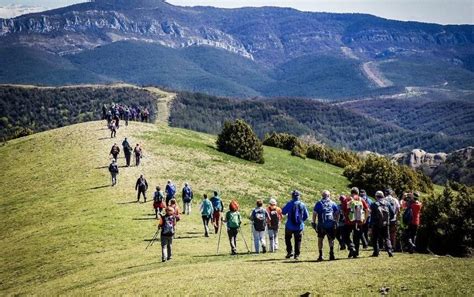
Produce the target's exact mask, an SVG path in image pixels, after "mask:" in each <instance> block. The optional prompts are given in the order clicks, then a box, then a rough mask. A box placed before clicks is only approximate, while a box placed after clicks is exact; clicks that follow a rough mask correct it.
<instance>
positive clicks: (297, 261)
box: [282, 257, 361, 264]
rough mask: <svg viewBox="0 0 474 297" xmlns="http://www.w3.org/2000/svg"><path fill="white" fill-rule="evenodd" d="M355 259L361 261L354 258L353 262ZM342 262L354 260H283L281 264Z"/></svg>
mask: <svg viewBox="0 0 474 297" xmlns="http://www.w3.org/2000/svg"><path fill="white" fill-rule="evenodd" d="M357 259H361V258H360V257H359V258H356V259H355V260H357ZM342 260H354V259H350V258H337V259H335V260H331V261H329V260H324V261H317V260H291V259H284V261H282V263H285V264H298V263H326V262H336V261H342Z"/></svg>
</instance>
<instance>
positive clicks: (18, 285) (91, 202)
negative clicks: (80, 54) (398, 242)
mask: <svg viewBox="0 0 474 297" xmlns="http://www.w3.org/2000/svg"><path fill="white" fill-rule="evenodd" d="M107 135H108V131H107V130H106V129H104V125H103V124H102V123H99V122H90V123H85V124H79V125H74V126H69V127H65V128H61V129H57V130H52V131H48V132H43V133H39V134H35V135H32V136H30V137H26V138H20V139H17V140H14V141H11V142H9V143H8V144H6V145H4V146H2V147H0V160H1V161H0V166H1V168H2V170H1V171H0V187H1V188H2V189H3V195H2V199H1V201H0V210H1V213H2V224H0V249H1V251H2V253H1V254H0V260H1V263H2V265H1V266H0V280H1V281H0V290H1V292H2V293H3V294H16V293H25V294H40V295H44V294H60V293H65V294H91V293H94V294H108V295H111V294H114V293H115V294H117V293H118V294H138V293H140V294H149V295H152V294H153V295H156V294H164V293H165V291H164V289H163V286H165V287H167V288H170V287H171V288H173V289H172V291H166V292H167V293H168V294H180V295H184V294H194V295H196V294H197V295H209V294H213V293H220V294H224V295H230V294H237V295H248V294H262V295H264V294H265V295H267V294H270V293H273V294H277V295H283V294H287V295H288V294H292V295H295V294H301V293H304V292H307V291H309V292H312V293H315V294H316V293H320V294H347V293H349V292H351V293H353V294H365V295H367V294H372V295H376V294H378V290H379V288H380V287H382V286H389V287H390V288H391V292H393V293H398V294H402V293H404V294H406V293H409V294H433V295H444V294H466V293H467V294H468V295H470V294H472V292H473V286H472V281H473V278H472V274H471V272H472V269H473V268H474V262H473V260H471V259H453V258H446V257H433V256H428V255H413V256H410V255H398V254H397V255H396V257H395V258H393V259H388V258H386V257H385V256H384V257H382V258H379V259H376V260H373V259H370V258H367V256H368V255H369V253H370V252H369V251H366V252H363V253H362V256H363V257H362V258H360V259H358V260H354V261H348V260H345V256H346V253H340V252H338V253H337V254H336V256H337V257H339V258H341V260H340V261H336V262H332V263H328V262H324V263H314V262H312V260H313V259H314V258H315V256H316V255H315V246H316V237H315V234H314V232H312V231H311V230H308V231H307V232H306V234H305V237H304V242H303V252H302V261H300V262H299V263H294V262H293V261H286V260H284V259H283V258H284V252H283V251H279V252H278V253H277V254H266V255H259V256H253V255H246V254H241V255H239V256H237V257H230V256H228V244H227V241H226V239H225V236H224V234H223V236H222V242H221V247H222V248H221V254H220V255H219V256H215V249H216V244H217V239H216V236H215V235H211V237H210V238H204V237H202V236H201V235H202V227H201V225H200V224H199V221H200V218H199V215H198V214H197V213H196V212H194V213H193V214H192V215H191V216H187V217H185V218H184V219H183V220H182V222H181V223H180V224H179V225H178V233H177V239H176V240H175V242H174V253H175V258H174V259H173V261H172V262H169V263H165V264H162V263H161V262H160V261H159V260H160V250H159V248H158V246H157V245H155V246H153V247H152V248H150V249H148V250H146V251H145V246H146V244H147V243H148V241H147V240H149V239H150V238H151V236H152V235H153V232H154V226H155V221H154V219H153V215H152V207H151V203H147V204H143V203H140V204H137V203H134V201H135V193H134V191H133V186H134V183H135V180H136V177H137V176H138V175H139V174H140V173H142V172H143V173H144V174H145V175H146V177H147V178H148V181H149V182H150V184H151V185H152V186H155V185H157V184H160V185H164V183H165V181H166V179H168V178H171V179H173V180H175V181H176V182H177V184H178V186H181V185H182V183H183V182H184V181H185V180H186V181H189V182H191V184H192V185H193V186H194V190H195V192H196V194H197V195H196V196H201V195H202V193H203V192H207V193H210V191H211V190H213V189H216V188H217V189H220V190H222V192H223V198H224V200H225V201H226V202H227V201H228V200H229V199H230V198H233V197H237V198H239V199H240V200H241V202H242V204H243V205H244V208H245V211H244V212H245V213H248V212H249V211H250V205H251V204H252V201H254V199H256V198H257V197H261V198H264V197H268V195H270V194H272V195H276V196H277V197H278V198H279V201H280V202H283V200H284V199H285V198H286V197H284V196H287V193H288V192H289V191H290V190H291V189H293V188H295V187H296V188H299V189H301V190H302V192H303V194H304V200H305V201H306V202H308V204H313V201H314V200H315V197H316V195H317V193H318V192H319V191H320V190H322V189H323V188H329V189H331V190H335V191H337V192H340V191H343V190H346V186H347V180H346V179H345V178H343V177H342V176H341V172H342V170H341V169H339V168H336V167H333V166H329V165H326V164H323V163H319V162H316V161H313V160H306V161H304V160H301V159H299V158H295V157H290V156H289V155H288V152H285V151H282V150H278V149H272V148H265V157H266V163H265V165H263V166H262V165H256V164H250V163H247V162H244V161H241V160H238V159H236V158H233V157H230V156H227V155H223V154H221V153H218V152H217V151H216V150H215V149H214V148H213V143H214V138H213V137H212V136H209V135H205V134H199V133H195V132H190V131H186V130H181V129H173V128H167V127H164V126H155V125H152V124H139V123H132V124H131V125H130V126H129V127H127V128H121V129H120V130H119V132H118V135H119V138H118V141H119V140H120V141H121V139H122V137H124V136H128V137H129V138H130V139H131V140H132V142H140V143H142V144H143V146H144V150H145V158H144V159H143V165H142V166H141V167H140V168H136V167H131V168H121V173H120V176H119V184H118V186H117V187H115V188H111V187H109V186H108V185H109V175H108V173H107V169H106V167H105V166H106V165H107V164H108V158H107V153H108V150H109V149H110V146H111V144H112V141H111V140H110V139H109V138H107ZM119 162H120V164H123V163H124V160H123V159H119ZM150 194H151V193H150ZM195 210H196V205H195ZM245 221H246V225H245V226H244V227H243V230H244V234H245V235H246V237H247V241H249V226H248V222H247V220H245ZM280 237H281V235H280ZM238 245H239V251H240V252H243V251H244V248H243V244H242V241H241V238H240V237H239V242H238ZM280 245H281V247H284V244H283V240H282V238H280ZM362 269H363V270H364V272H365V274H361V273H362ZM344 273H348V274H358V275H359V276H361V278H360V281H359V282H358V284H359V285H357V286H355V287H354V286H353V283H352V282H349V281H345V282H338V283H336V284H331V285H328V279H333V280H334V279H338V278H340V277H341V276H343V274H344ZM166 276H169V277H170V278H172V279H173V281H171V282H170V281H169V280H165V279H163V277H166ZM231 280H232V281H231Z"/></svg>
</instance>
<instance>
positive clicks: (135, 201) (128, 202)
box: [117, 200, 138, 204]
mask: <svg viewBox="0 0 474 297" xmlns="http://www.w3.org/2000/svg"><path fill="white" fill-rule="evenodd" d="M132 203H138V202H137V200H133V201H127V202H117V204H132Z"/></svg>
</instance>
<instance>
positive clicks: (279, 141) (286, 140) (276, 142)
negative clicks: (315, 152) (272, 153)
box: [263, 132, 302, 151]
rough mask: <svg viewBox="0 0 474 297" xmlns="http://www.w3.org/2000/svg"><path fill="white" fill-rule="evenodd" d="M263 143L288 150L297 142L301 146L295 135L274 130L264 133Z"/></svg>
mask: <svg viewBox="0 0 474 297" xmlns="http://www.w3.org/2000/svg"><path fill="white" fill-rule="evenodd" d="M263 144H264V145H268V146H273V147H277V148H281V149H284V150H288V151H292V150H293V148H294V147H295V146H297V145H298V144H299V145H300V146H301V147H302V144H301V141H299V140H298V137H296V136H295V135H291V134H287V133H276V132H272V133H271V134H270V135H268V134H267V135H265V139H264V140H263Z"/></svg>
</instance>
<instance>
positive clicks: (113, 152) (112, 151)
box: [110, 143, 120, 161]
mask: <svg viewBox="0 0 474 297" xmlns="http://www.w3.org/2000/svg"><path fill="white" fill-rule="evenodd" d="M119 154H120V148H119V146H118V145H117V144H116V143H114V145H112V148H111V149H110V155H112V157H113V158H114V160H115V161H117V158H118V155H119Z"/></svg>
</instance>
